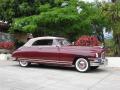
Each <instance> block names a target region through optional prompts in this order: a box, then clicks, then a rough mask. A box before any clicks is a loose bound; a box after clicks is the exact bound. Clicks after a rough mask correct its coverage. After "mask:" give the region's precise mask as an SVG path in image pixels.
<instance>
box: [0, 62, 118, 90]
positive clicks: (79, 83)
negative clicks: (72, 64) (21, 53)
mask: <svg viewBox="0 0 120 90" xmlns="http://www.w3.org/2000/svg"><path fill="white" fill-rule="evenodd" d="M0 90H120V68H110V67H106V68H104V67H102V68H99V69H98V70H94V71H90V72H88V73H79V72H77V71H76V70H75V69H74V68H62V67H55V66H43V65H41V66H39V65H33V66H31V67H28V68H23V67H20V66H19V65H18V62H15V61H7V60H4V61H0Z"/></svg>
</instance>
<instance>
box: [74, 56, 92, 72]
mask: <svg viewBox="0 0 120 90" xmlns="http://www.w3.org/2000/svg"><path fill="white" fill-rule="evenodd" d="M75 67H76V69H77V70H78V71H79V72H87V71H88V70H89V69H90V64H89V61H88V60H87V59H84V58H78V59H77V60H76V62H75Z"/></svg>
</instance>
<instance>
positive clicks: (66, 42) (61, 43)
mask: <svg viewBox="0 0 120 90" xmlns="http://www.w3.org/2000/svg"><path fill="white" fill-rule="evenodd" d="M57 41H58V42H59V44H60V45H62V46H69V45H71V44H70V42H69V41H68V40H66V39H57Z"/></svg>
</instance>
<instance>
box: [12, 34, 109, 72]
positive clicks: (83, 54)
mask: <svg viewBox="0 0 120 90" xmlns="http://www.w3.org/2000/svg"><path fill="white" fill-rule="evenodd" d="M12 56H13V57H15V58H16V60H17V61H19V64H20V66H22V67H26V66H28V65H30V64H31V63H42V64H52V65H62V66H74V67H75V68H76V69H77V70H78V71H80V72H86V71H88V70H90V69H96V68H98V67H99V66H100V65H106V64H107V59H106V58H105V50H104V49H102V48H100V47H98V46H95V47H84V46H74V45H72V44H70V43H69V42H68V40H67V39H65V38H61V37H50V36H46V37H37V38H33V39H30V40H29V41H28V42H27V43H26V44H25V45H23V46H22V47H20V48H19V49H17V50H16V51H14V52H13V54H12Z"/></svg>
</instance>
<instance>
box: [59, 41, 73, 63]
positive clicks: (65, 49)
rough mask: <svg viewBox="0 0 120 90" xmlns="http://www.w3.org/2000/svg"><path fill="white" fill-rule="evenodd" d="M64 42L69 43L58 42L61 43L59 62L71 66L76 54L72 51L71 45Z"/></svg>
mask: <svg viewBox="0 0 120 90" xmlns="http://www.w3.org/2000/svg"><path fill="white" fill-rule="evenodd" d="M64 41H65V42H67V41H66V40H64V39H58V40H57V42H58V43H59V62H62V63H63V64H69V65H71V64H72V61H73V58H74V54H72V51H73V50H70V49H69V45H65V44H64Z"/></svg>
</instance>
